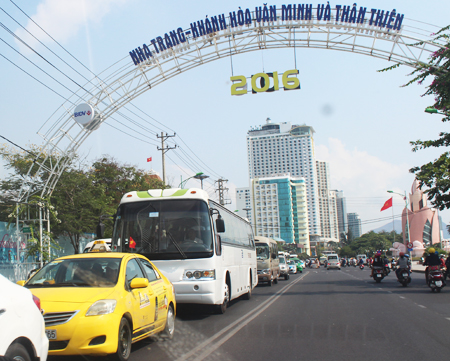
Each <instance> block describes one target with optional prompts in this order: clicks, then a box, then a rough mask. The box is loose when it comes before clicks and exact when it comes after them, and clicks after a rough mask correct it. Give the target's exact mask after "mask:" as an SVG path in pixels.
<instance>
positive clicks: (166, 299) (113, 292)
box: [20, 252, 176, 361]
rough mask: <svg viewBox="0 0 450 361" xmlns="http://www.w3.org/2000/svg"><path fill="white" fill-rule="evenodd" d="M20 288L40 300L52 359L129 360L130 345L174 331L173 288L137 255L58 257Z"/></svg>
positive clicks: (170, 335) (143, 258) (90, 254)
mask: <svg viewBox="0 0 450 361" xmlns="http://www.w3.org/2000/svg"><path fill="white" fill-rule="evenodd" d="M20 284H23V285H24V287H25V288H27V289H29V290H30V291H31V292H32V293H33V295H35V296H36V297H39V299H40V300H41V306H42V310H43V316H44V320H45V332H46V333H47V336H48V338H49V340H50V347H49V355H54V356H65V355H86V356H106V355H111V356H113V357H114V358H115V359H118V360H121V361H125V360H127V359H128V358H129V356H130V353H131V344H132V343H134V342H137V341H139V340H141V339H143V338H146V337H148V336H153V335H157V334H161V336H162V337H165V338H167V339H171V338H172V337H173V334H174V331H175V312H176V302H175V292H174V288H173V285H172V283H170V281H169V280H168V279H167V278H166V277H165V276H164V275H163V274H162V273H161V272H160V271H159V270H158V269H157V268H156V267H155V266H154V265H153V264H152V262H150V261H149V260H148V259H147V258H145V257H144V256H142V255H139V254H134V253H118V252H95V253H82V254H76V255H72V256H65V257H60V258H57V259H55V260H53V261H52V262H50V263H48V264H47V265H45V266H44V267H43V268H42V269H40V270H39V271H38V272H37V273H36V274H35V275H34V276H33V277H31V279H29V280H28V281H26V282H25V281H20Z"/></svg>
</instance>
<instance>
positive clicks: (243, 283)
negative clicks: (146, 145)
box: [112, 188, 258, 313]
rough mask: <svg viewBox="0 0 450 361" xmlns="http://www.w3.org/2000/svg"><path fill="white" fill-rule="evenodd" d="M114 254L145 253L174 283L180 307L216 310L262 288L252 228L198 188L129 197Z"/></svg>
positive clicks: (122, 205)
mask: <svg viewBox="0 0 450 361" xmlns="http://www.w3.org/2000/svg"><path fill="white" fill-rule="evenodd" d="M112 251H117V252H132V253H140V254H142V255H144V256H145V257H147V258H149V259H150V260H151V261H152V262H154V264H155V265H156V266H157V267H158V268H159V269H160V270H161V272H163V273H164V275H165V276H166V277H167V278H168V279H169V280H170V281H171V282H172V284H173V285H174V288H175V294H176V301H177V303H198V304H211V305H216V308H217V311H218V312H219V313H224V312H225V310H226V308H227V305H228V303H229V301H230V300H232V299H234V298H237V297H239V296H244V297H245V298H247V299H249V298H250V296H251V293H252V290H253V288H254V287H255V286H256V285H257V283H258V274H257V263H256V250H255V243H254V239H253V232H252V227H251V225H250V223H249V222H248V221H246V220H244V219H243V218H241V217H239V216H238V215H236V214H235V213H233V212H230V211H229V210H227V209H226V208H224V207H222V206H221V205H220V204H217V203H215V202H213V201H212V200H210V199H208V194H207V193H206V192H205V191H203V190H201V189H196V188H191V189H179V188H172V189H164V190H161V189H152V190H149V191H141V192H136V191H133V192H129V193H126V194H125V195H124V196H123V197H122V200H121V202H120V206H119V208H118V211H117V214H116V221H115V225H114V232H113V238H112Z"/></svg>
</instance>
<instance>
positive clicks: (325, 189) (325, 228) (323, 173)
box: [316, 160, 339, 242]
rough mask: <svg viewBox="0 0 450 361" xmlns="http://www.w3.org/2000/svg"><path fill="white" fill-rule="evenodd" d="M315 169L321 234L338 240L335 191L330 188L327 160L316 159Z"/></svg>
mask: <svg viewBox="0 0 450 361" xmlns="http://www.w3.org/2000/svg"><path fill="white" fill-rule="evenodd" d="M316 171H317V192H318V199H319V213H320V231H321V235H322V238H323V239H324V240H325V239H327V240H328V241H333V242H339V227H338V217H337V206H336V192H335V191H331V190H330V170H329V166H328V162H325V161H321V160H316Z"/></svg>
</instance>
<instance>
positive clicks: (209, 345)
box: [176, 272, 309, 361]
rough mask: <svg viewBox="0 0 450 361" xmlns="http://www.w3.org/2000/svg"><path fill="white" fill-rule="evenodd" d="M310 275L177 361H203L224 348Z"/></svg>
mask: <svg viewBox="0 0 450 361" xmlns="http://www.w3.org/2000/svg"><path fill="white" fill-rule="evenodd" d="M308 273H309V272H306V273H304V274H303V275H301V276H300V277H299V278H297V279H296V280H295V281H294V282H291V283H289V284H288V285H286V286H284V287H283V288H282V289H281V290H279V291H278V292H277V293H275V294H274V295H272V296H271V297H270V298H268V299H267V300H266V301H264V302H263V303H262V304H260V305H259V306H258V307H256V308H255V309H253V310H252V311H250V312H248V313H247V314H245V315H244V316H242V317H240V318H239V319H237V320H236V321H234V322H233V323H231V324H229V325H228V326H227V327H225V328H223V329H222V330H221V331H219V332H217V333H216V334H215V335H213V336H211V337H210V338H208V339H207V340H205V341H203V342H202V343H201V344H199V345H198V346H196V347H194V348H193V349H192V350H191V351H189V352H188V353H186V354H185V355H184V356H182V357H180V358H178V359H177V360H176V361H186V360H188V359H189V358H191V357H193V356H195V357H194V358H193V360H195V361H202V360H203V359H204V358H205V357H207V356H209V355H210V354H211V353H213V352H214V351H216V350H217V349H218V348H219V347H220V346H222V345H223V344H224V343H225V342H226V341H228V340H229V339H230V338H231V337H232V336H234V335H235V334H236V333H237V332H239V331H240V330H241V329H242V328H243V327H244V326H247V325H248V324H249V323H250V322H251V321H253V320H254V319H255V318H256V317H257V316H259V315H260V314H261V313H262V312H264V311H265V310H266V309H267V308H268V307H269V306H270V305H271V304H272V303H274V302H275V301H276V300H278V298H280V296H281V295H282V294H284V293H286V292H287V291H288V290H289V289H290V288H291V287H292V286H294V285H295V284H297V283H298V282H300V281H301V280H302V279H303V278H305V277H306V276H307V275H308ZM249 316H250V317H249ZM228 331H230V332H229V333H228V334H227V335H225V336H224V337H222V338H221V339H220V341H218V342H214V343H213V341H214V340H216V339H217V338H219V337H221V336H222V335H224V334H226V333H227V332H228ZM200 351H203V352H202V353H201V354H200V355H196V354H197V353H198V352H200Z"/></svg>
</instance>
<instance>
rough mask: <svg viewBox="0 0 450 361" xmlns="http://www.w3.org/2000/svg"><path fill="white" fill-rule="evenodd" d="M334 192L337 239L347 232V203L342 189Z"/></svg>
mask: <svg viewBox="0 0 450 361" xmlns="http://www.w3.org/2000/svg"><path fill="white" fill-rule="evenodd" d="M334 192H335V194H336V210H337V218H338V228H339V240H341V236H342V235H343V234H347V232H348V219H347V204H346V201H345V197H344V191H338V190H337V189H336V190H334Z"/></svg>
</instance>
